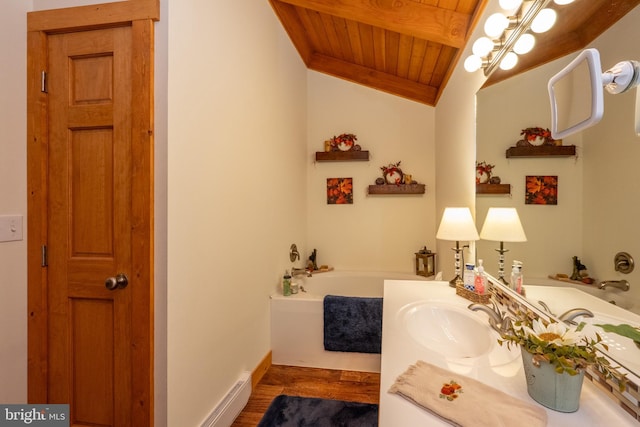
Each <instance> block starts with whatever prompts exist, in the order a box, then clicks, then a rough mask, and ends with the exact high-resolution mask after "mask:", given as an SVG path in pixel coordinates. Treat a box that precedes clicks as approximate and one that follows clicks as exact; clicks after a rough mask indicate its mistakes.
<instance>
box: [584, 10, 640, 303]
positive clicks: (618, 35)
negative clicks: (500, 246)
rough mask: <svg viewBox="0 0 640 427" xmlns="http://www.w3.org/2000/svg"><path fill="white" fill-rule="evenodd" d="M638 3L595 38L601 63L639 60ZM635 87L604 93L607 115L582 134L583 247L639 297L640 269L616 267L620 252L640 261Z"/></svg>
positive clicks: (594, 265) (596, 266)
mask: <svg viewBox="0 0 640 427" xmlns="http://www.w3.org/2000/svg"><path fill="white" fill-rule="evenodd" d="M639 21H640V7H636V8H635V9H634V10H633V11H632V12H630V13H629V14H628V15H626V16H625V17H624V18H623V19H622V20H620V21H619V22H618V23H617V24H616V26H615V27H614V28H613V29H612V30H610V31H607V32H606V33H605V34H603V35H602V36H600V37H599V38H598V39H596V40H595V41H594V43H593V46H592V47H595V48H597V49H598V50H599V51H600V59H601V61H602V68H603V69H605V70H606V69H608V68H610V67H612V66H613V65H614V64H616V63H618V62H619V61H624V60H636V61H639V60H640V49H638V45H637V43H633V42H630V40H633V41H635V40H638V37H640V30H639V29H638V22H639ZM636 90H637V89H633V90H632V91H629V92H627V93H623V94H620V95H610V94H609V93H607V92H606V91H605V94H604V106H605V109H604V117H603V118H602V121H601V122H600V123H598V124H597V125H596V126H594V127H593V128H591V129H589V130H588V131H587V132H585V135H584V174H583V180H584V205H583V209H582V214H583V221H584V229H583V235H584V248H585V251H584V252H585V258H586V261H587V262H588V263H587V266H588V267H589V269H590V270H592V271H593V272H594V274H595V275H596V277H598V278H599V279H602V280H620V279H627V280H628V281H629V282H630V283H631V289H630V291H629V293H628V294H627V296H628V297H630V298H635V299H636V300H639V301H640V269H639V268H637V265H636V269H635V270H634V271H633V273H631V274H628V275H624V274H621V273H618V272H615V271H614V268H613V267H614V264H613V258H614V255H615V254H616V253H617V252H620V251H626V252H629V253H630V254H631V255H632V256H633V257H634V258H635V260H636V262H640V225H639V224H638V218H640V199H639V198H638V183H640V168H639V167H638V162H639V161H640V138H639V137H637V136H636V135H635V133H634V128H633V124H634V111H635V105H634V103H635V98H636Z"/></svg>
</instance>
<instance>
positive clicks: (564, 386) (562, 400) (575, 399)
mask: <svg viewBox="0 0 640 427" xmlns="http://www.w3.org/2000/svg"><path fill="white" fill-rule="evenodd" d="M521 350H522V362H523V364H524V374H525V377H526V379H527V391H528V392H529V396H531V397H532V398H533V400H535V401H536V402H538V403H539V404H541V405H543V406H546V407H547V408H549V409H553V410H554V411H559V412H575V411H577V410H578V407H579V406H580V393H581V391H582V382H583V380H584V371H581V372H580V373H579V374H577V375H569V374H567V373H566V372H565V373H562V374H559V373H557V372H556V371H555V369H554V367H553V365H551V364H550V363H548V362H546V361H542V362H537V361H534V360H533V355H532V354H531V353H529V352H528V351H526V350H524V349H521Z"/></svg>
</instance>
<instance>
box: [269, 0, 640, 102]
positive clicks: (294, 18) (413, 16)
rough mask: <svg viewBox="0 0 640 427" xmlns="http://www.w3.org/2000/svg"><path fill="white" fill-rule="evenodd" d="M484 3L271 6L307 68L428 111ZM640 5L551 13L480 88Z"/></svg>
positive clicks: (380, 0) (428, 0)
mask: <svg viewBox="0 0 640 427" xmlns="http://www.w3.org/2000/svg"><path fill="white" fill-rule="evenodd" d="M489 1H490V0H269V2H270V3H271V5H272V7H273V9H274V11H275V13H276V14H277V16H278V18H279V19H280V22H281V23H282V25H283V27H284V29H285V30H286V32H287V33H288V35H289V37H290V38H291V41H292V42H293V44H294V46H295V47H296V49H297V50H298V53H299V54H300V56H301V58H302V60H303V61H304V63H305V64H306V66H307V67H308V68H309V69H312V70H315V71H319V72H322V73H325V74H329V75H332V76H335V77H338V78H342V79H345V80H349V81H352V82H355V83H359V84H362V85H365V86H368V87H371V88H374V89H378V90H381V91H384V92H388V93H391V94H394V95H397V96H401V97H404V98H408V99H411V100H414V101H418V102H421V103H424V104H427V105H431V106H435V105H436V104H437V102H438V99H439V97H440V95H441V94H442V92H443V90H444V88H445V86H446V84H447V81H448V79H449V77H450V75H451V73H452V72H453V70H454V68H455V67H456V64H457V63H458V62H459V61H460V60H461V58H460V56H461V54H462V52H463V50H464V47H465V45H466V44H467V42H469V36H470V35H471V33H472V31H473V29H474V28H475V26H476V25H477V24H478V21H479V20H480V19H484V18H483V17H482V13H483V11H484V9H485V7H486V5H487V4H488V2H489ZM638 3H640V0H576V1H575V2H574V3H572V4H570V5H565V6H558V7H555V8H556V11H557V12H558V21H557V24H556V25H555V27H554V28H553V29H552V30H550V31H549V32H547V33H545V34H541V35H536V47H535V48H534V50H533V51H532V52H530V53H528V54H527V55H523V56H521V57H520V61H519V63H518V66H517V67H516V68H514V69H512V70H510V71H508V72H505V71H502V70H499V71H496V72H494V73H493V74H492V75H491V76H490V78H489V79H488V80H487V83H486V85H489V84H493V83H495V82H498V81H501V80H503V79H505V78H508V77H510V76H512V75H515V74H518V73H521V72H523V71H526V70H528V69H531V68H534V67H536V66H538V65H541V64H544V63H546V62H549V61H552V60H554V59H557V58H560V57H562V56H564V55H566V54H569V53H571V52H575V51H577V50H580V49H582V48H584V47H585V46H587V45H588V44H589V43H590V42H591V41H592V40H593V39H595V38H596V37H597V36H598V35H600V34H601V33H602V32H603V31H605V30H606V29H607V28H609V27H610V26H611V25H613V24H614V23H615V22H616V21H618V20H619V19H620V18H621V17H622V16H624V15H625V14H626V13H627V12H629V11H630V10H631V9H633V8H634V7H635V6H636V5H637V4H638ZM483 22H484V21H483ZM462 60H463V58H462ZM478 72H481V71H478Z"/></svg>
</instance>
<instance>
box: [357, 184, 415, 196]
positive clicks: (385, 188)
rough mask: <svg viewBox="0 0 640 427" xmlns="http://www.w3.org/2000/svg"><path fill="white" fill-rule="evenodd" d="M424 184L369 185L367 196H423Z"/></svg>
mask: <svg viewBox="0 0 640 427" xmlns="http://www.w3.org/2000/svg"><path fill="white" fill-rule="evenodd" d="M425 191H426V189H425V185H424V184H382V185H370V186H369V194H424V193H425Z"/></svg>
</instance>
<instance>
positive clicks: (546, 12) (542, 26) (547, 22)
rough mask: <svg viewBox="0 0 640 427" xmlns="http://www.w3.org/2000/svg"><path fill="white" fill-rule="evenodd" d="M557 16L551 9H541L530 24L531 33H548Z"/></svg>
mask: <svg viewBox="0 0 640 427" xmlns="http://www.w3.org/2000/svg"><path fill="white" fill-rule="evenodd" d="M557 16H558V14H557V13H556V11H555V10H553V9H542V10H541V11H540V13H538V16H536V17H535V19H534V20H533V22H532V23H531V31H533V32H534V33H544V32H546V31H549V30H550V29H551V27H553V24H555V23H556V18H557Z"/></svg>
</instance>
